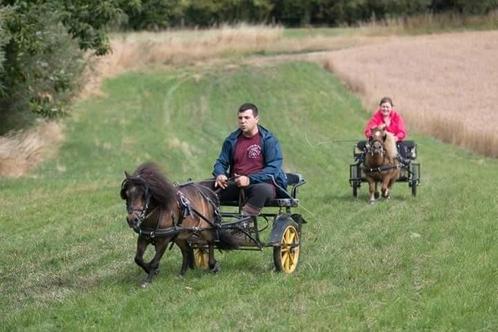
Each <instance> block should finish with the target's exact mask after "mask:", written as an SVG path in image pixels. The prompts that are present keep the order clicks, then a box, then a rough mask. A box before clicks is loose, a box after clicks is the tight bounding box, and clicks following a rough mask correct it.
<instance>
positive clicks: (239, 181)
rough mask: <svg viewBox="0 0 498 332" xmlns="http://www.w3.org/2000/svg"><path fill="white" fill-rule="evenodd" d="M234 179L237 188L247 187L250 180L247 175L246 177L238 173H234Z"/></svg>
mask: <svg viewBox="0 0 498 332" xmlns="http://www.w3.org/2000/svg"><path fill="white" fill-rule="evenodd" d="M234 181H235V184H236V185H237V187H239V188H244V187H247V186H249V184H250V183H251V180H250V179H249V177H247V176H245V175H238V174H235V180H234Z"/></svg>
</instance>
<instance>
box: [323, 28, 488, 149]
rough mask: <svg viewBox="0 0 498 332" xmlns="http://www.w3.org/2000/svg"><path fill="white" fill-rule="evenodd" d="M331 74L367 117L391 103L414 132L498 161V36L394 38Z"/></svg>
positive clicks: (352, 52) (340, 55)
mask: <svg viewBox="0 0 498 332" xmlns="http://www.w3.org/2000/svg"><path fill="white" fill-rule="evenodd" d="M328 66H329V67H330V68H331V69H332V70H333V71H335V72H336V73H337V74H338V75H339V76H340V77H341V78H342V79H343V80H344V81H345V82H346V83H347V84H348V85H349V86H350V87H351V88H352V89H353V90H355V91H356V92H357V93H358V94H359V95H360V96H361V97H362V99H363V101H364V104H365V106H366V107H367V108H368V109H369V110H373V109H374V108H375V106H376V104H377V102H378V100H379V99H380V98H381V97H382V96H386V95H387V96H392V97H393V99H394V102H395V104H396V106H398V108H399V110H400V111H401V112H402V113H403V114H404V115H405V116H406V120H407V122H408V126H409V128H411V129H416V130H417V131H418V132H423V133H427V134H430V135H432V136H435V137H437V138H439V139H441V140H443V141H445V142H449V143H453V144H457V145H460V146H464V147H466V148H469V149H473V150H476V151H478V152H480V153H484V154H486V155H489V156H494V157H497V156H498V131H497V130H496V127H497V125H498V31H487V32H465V33H451V34H441V35H431V36H418V37H396V38H390V39H389V40H386V41H384V42H383V43H380V44H374V45H367V46H362V47H355V48H350V49H344V50H340V51H334V52H332V53H330V55H329V58H328Z"/></svg>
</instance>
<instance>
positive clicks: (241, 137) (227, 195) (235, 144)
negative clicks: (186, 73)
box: [213, 103, 287, 217]
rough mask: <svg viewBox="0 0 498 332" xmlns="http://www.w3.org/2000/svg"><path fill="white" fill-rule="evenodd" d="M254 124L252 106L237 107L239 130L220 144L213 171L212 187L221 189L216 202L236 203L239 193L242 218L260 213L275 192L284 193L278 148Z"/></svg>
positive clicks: (256, 116) (270, 136) (255, 114)
mask: <svg viewBox="0 0 498 332" xmlns="http://www.w3.org/2000/svg"><path fill="white" fill-rule="evenodd" d="M258 123H259V114H258V108H257V107H256V105H254V104H251V103H246V104H243V105H242V106H240V108H239V111H238V125H239V128H238V129H237V130H235V131H234V132H232V133H231V134H230V135H229V136H228V137H227V138H226V139H225V141H224V142H223V146H222V148H221V152H220V155H219V157H218V159H217V160H216V162H215V164H214V170H213V175H214V176H215V183H214V187H215V188H221V190H220V191H219V194H218V195H219V197H220V200H221V201H228V200H232V201H233V200H237V199H238V198H239V192H240V190H241V189H243V190H244V194H245V200H244V205H243V206H242V214H243V215H245V216H252V217H255V216H257V215H258V214H259V213H260V211H261V209H262V208H263V206H264V205H265V203H266V202H267V201H269V200H271V199H273V198H275V196H276V193H277V190H278V189H279V188H282V189H284V190H285V189H286V187H287V177H286V175H285V173H284V172H283V170H282V160H283V158H282V151H281V149H280V144H279V142H278V140H277V138H276V137H275V136H273V134H272V133H271V132H270V131H268V130H267V129H265V128H264V127H262V126H260V125H258ZM229 179H232V180H233V181H229Z"/></svg>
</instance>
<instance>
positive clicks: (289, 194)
mask: <svg viewBox="0 0 498 332" xmlns="http://www.w3.org/2000/svg"><path fill="white" fill-rule="evenodd" d="M286 175H287V190H286V191H284V190H282V189H280V188H277V197H276V198H275V199H272V200H271V201H269V202H267V203H266V204H265V206H268V207H297V206H298V205H299V199H297V188H298V187H299V186H302V185H303V184H305V183H306V181H305V180H304V177H303V176H302V175H301V174H299V173H286ZM221 205H223V206H239V201H222V202H221Z"/></svg>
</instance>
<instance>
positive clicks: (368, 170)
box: [362, 165, 401, 173]
mask: <svg viewBox="0 0 498 332" xmlns="http://www.w3.org/2000/svg"><path fill="white" fill-rule="evenodd" d="M396 168H401V166H400V165H382V166H379V167H375V168H368V167H365V166H362V169H363V170H364V171H365V172H366V173H375V172H378V173H382V172H386V171H390V170H392V169H396Z"/></svg>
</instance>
